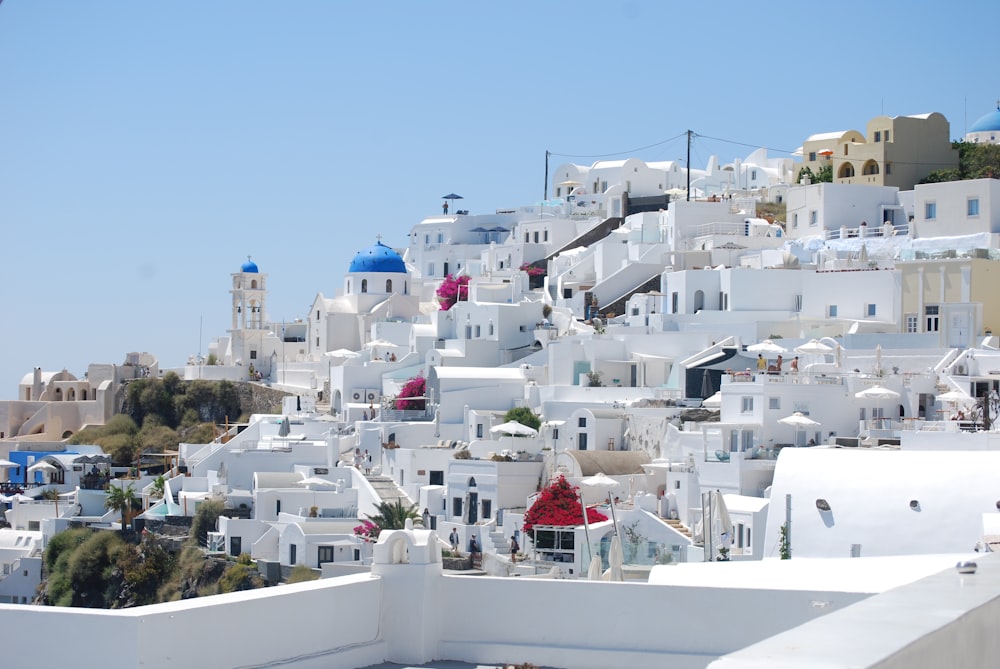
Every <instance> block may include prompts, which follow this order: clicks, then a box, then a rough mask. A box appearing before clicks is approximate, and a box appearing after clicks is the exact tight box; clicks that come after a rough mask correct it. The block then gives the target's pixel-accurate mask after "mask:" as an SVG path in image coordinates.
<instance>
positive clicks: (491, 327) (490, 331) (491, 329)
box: [488, 321, 494, 337]
mask: <svg viewBox="0 0 1000 669" xmlns="http://www.w3.org/2000/svg"><path fill="white" fill-rule="evenodd" d="M493 330H494V328H493V321H490V324H489V330H488V332H489V335H490V336H491V337H492V336H493Z"/></svg>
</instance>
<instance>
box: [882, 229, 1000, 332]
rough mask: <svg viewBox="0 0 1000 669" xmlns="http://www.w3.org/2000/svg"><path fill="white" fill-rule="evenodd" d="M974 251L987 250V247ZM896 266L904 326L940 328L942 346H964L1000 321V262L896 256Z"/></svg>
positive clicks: (914, 329) (909, 328) (908, 328)
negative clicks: (999, 292)
mask: <svg viewBox="0 0 1000 669" xmlns="http://www.w3.org/2000/svg"><path fill="white" fill-rule="evenodd" d="M943 255H949V253H948V252H944V253H943ZM970 255H986V250H985V249H983V250H981V251H980V252H979V253H973V254H970ZM896 269H898V270H899V271H900V272H901V273H902V299H901V300H900V305H901V309H902V313H901V314H900V316H901V317H900V324H901V326H902V330H903V332H910V333H915V332H938V333H940V337H941V345H942V346H947V347H951V348H965V347H969V346H972V345H973V344H974V343H975V342H977V341H979V340H980V339H981V338H982V337H983V336H985V333H986V331H988V330H989V331H992V328H994V327H1000V325H997V324H1000V294H998V293H997V291H996V290H995V287H996V285H997V282H998V281H1000V262H997V261H995V260H989V259H987V258H976V257H962V258H958V257H955V258H948V257H943V258H926V259H918V260H908V261H901V262H897V263H896Z"/></svg>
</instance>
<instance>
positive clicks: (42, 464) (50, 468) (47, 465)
mask: <svg viewBox="0 0 1000 669" xmlns="http://www.w3.org/2000/svg"><path fill="white" fill-rule="evenodd" d="M57 471H59V468H58V467H56V466H55V465H54V464H52V463H51V462H47V461H45V460H39V461H38V462H36V463H35V464H33V465H31V466H30V467H28V473H29V474H33V473H35V472H45V473H47V474H51V473H53V472H57Z"/></svg>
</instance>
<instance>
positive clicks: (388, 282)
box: [385, 279, 392, 293]
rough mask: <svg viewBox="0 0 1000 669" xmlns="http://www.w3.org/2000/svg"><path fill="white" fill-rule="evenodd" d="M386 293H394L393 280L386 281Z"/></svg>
mask: <svg viewBox="0 0 1000 669" xmlns="http://www.w3.org/2000/svg"><path fill="white" fill-rule="evenodd" d="M385 292H387V293H391V292H392V279H386V280H385Z"/></svg>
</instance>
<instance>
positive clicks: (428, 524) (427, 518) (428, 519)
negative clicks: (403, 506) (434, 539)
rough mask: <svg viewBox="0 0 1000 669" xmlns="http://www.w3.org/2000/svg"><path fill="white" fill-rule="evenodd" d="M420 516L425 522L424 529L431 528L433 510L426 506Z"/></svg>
mask: <svg viewBox="0 0 1000 669" xmlns="http://www.w3.org/2000/svg"><path fill="white" fill-rule="evenodd" d="M420 518H421V520H422V521H423V523H424V529H425V530H429V529H431V512H430V511H428V510H427V507H424V512H423V513H422V514H421V515H420Z"/></svg>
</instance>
